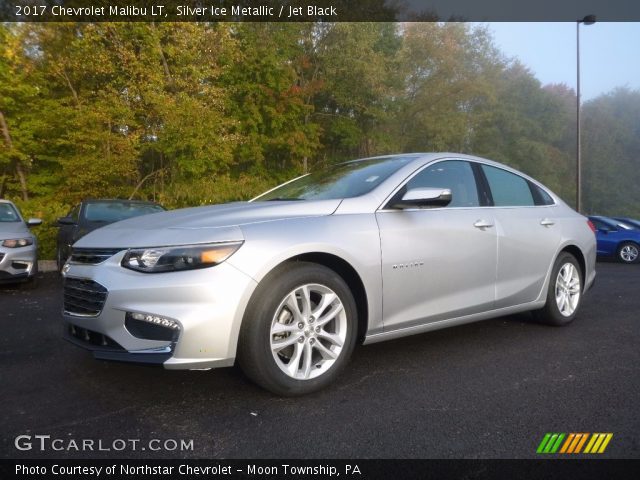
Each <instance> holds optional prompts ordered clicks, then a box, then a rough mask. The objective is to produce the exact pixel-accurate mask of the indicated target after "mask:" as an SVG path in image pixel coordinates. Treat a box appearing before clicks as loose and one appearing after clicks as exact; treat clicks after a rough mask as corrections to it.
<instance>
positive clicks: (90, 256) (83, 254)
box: [70, 248, 123, 265]
mask: <svg viewBox="0 0 640 480" xmlns="http://www.w3.org/2000/svg"><path fill="white" fill-rule="evenodd" d="M121 250H123V249H122V248H74V249H73V251H72V252H71V259H70V261H71V262H72V263H86V264H89V265H98V264H99V263H102V262H104V261H105V260H107V259H108V258H111V257H113V256H114V255H115V254H116V253H118V252H119V251H121Z"/></svg>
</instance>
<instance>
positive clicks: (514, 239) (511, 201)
mask: <svg viewBox="0 0 640 480" xmlns="http://www.w3.org/2000/svg"><path fill="white" fill-rule="evenodd" d="M481 171H482V173H483V174H484V176H485V181H486V185H487V186H488V187H489V191H490V195H491V197H492V203H493V205H494V207H493V214H494V218H495V221H496V234H497V240H498V264H497V283H496V308H502V307H508V306H513V305H520V304H522V303H528V302H531V301H533V300H535V299H536V298H537V297H538V295H539V294H540V291H541V289H542V287H543V284H544V281H545V278H546V275H547V272H548V271H549V269H550V268H551V265H552V264H553V262H554V260H555V254H556V252H557V249H558V247H559V245H560V242H561V229H560V225H558V221H559V220H558V219H557V218H556V217H555V211H556V210H557V209H556V207H555V206H554V201H553V199H552V198H551V197H550V196H549V195H548V194H547V193H546V192H545V191H544V190H543V189H542V188H540V187H538V186H537V185H535V184H533V183H532V182H530V181H529V180H527V179H525V178H524V177H521V176H520V175H517V174H515V173H513V172H510V171H507V170H504V169H502V168H499V167H495V166H490V165H485V164H482V165H481Z"/></svg>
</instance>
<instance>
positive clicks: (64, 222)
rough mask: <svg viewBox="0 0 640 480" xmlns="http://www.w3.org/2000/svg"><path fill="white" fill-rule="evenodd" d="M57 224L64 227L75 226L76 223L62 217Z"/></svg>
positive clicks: (71, 219)
mask: <svg viewBox="0 0 640 480" xmlns="http://www.w3.org/2000/svg"><path fill="white" fill-rule="evenodd" d="M56 224H57V225H58V226H59V227H61V226H63V225H75V224H76V222H75V221H74V220H73V218H71V217H60V218H58V220H57V221H56Z"/></svg>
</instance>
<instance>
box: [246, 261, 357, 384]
mask: <svg viewBox="0 0 640 480" xmlns="http://www.w3.org/2000/svg"><path fill="white" fill-rule="evenodd" d="M304 285H316V286H317V287H323V288H328V289H330V290H331V291H332V292H333V293H335V294H336V295H337V297H338V299H337V300H338V301H339V302H341V303H342V306H343V312H344V314H338V315H336V316H335V318H336V320H333V321H330V322H328V323H327V324H326V325H327V328H328V329H330V330H331V329H333V330H334V331H336V332H337V331H338V329H340V331H341V332H345V331H346V336H345V338H344V342H343V344H342V347H341V350H339V353H337V358H335V359H326V358H324V355H321V356H320V357H319V355H320V353H321V352H319V350H318V348H319V347H320V346H323V347H325V348H326V343H321V342H325V340H324V339H323V338H324V337H323V336H322V334H321V333H319V332H318V330H317V328H320V327H315V328H316V330H315V331H316V332H318V333H317V335H316V334H314V333H313V331H314V328H311V329H310V330H311V333H309V328H308V327H309V326H311V327H313V324H312V323H309V324H307V323H306V322H307V321H309V322H313V321H314V319H313V318H311V317H312V316H310V317H309V318H308V319H307V318H306V317H305V319H304V322H305V326H304V330H302V329H301V330H300V331H298V330H295V331H291V332H287V333H283V334H282V335H283V337H282V339H283V340H285V341H286V340H287V339H289V338H291V339H292V340H295V341H294V343H292V344H291V345H290V349H291V350H290V352H291V353H290V354H289V357H287V356H286V353H285V354H282V353H281V352H285V349H283V350H281V351H280V352H278V353H273V352H272V346H271V343H272V341H273V340H274V333H273V332H272V325H276V314H278V318H279V319H280V318H281V317H282V313H283V312H284V313H285V315H288V317H289V318H288V319H287V320H285V322H286V323H282V324H283V325H286V326H287V327H288V328H290V329H293V328H302V327H299V325H301V324H302V322H299V323H296V322H297V320H295V317H294V316H293V315H292V314H291V310H290V309H289V308H288V307H286V305H284V304H283V302H285V299H286V298H287V297H288V296H289V294H291V293H292V292H295V291H296V289H298V288H301V287H302V286H304ZM294 295H295V293H294ZM312 295H316V294H315V293H314V292H312V293H311V294H310V295H309V297H310V298H311V302H310V303H311V305H312V307H313V306H316V307H317V304H315V305H314V303H313V298H312ZM335 301H336V300H334V302H335ZM297 302H298V301H297V300H296V304H297V305H300V304H298V303H297ZM333 308H334V306H333V304H331V305H330V306H328V307H327V309H324V310H323V311H324V312H331V311H332V309H333ZM312 309H313V308H312ZM338 311H340V310H339V309H338ZM321 318H322V315H319V320H318V322H319V321H320V319H321ZM325 318H326V317H325ZM338 318H339V319H338ZM278 322H280V320H278ZM357 326H358V318H357V309H356V304H355V300H354V299H353V295H352V293H351V291H350V290H349V287H348V286H347V284H346V283H345V281H344V280H343V279H342V277H340V276H339V275H338V274H337V273H336V272H334V271H333V270H331V269H329V268H327V267H324V266H322V265H318V264H315V263H308V262H290V263H287V264H285V265H283V266H282V267H280V268H278V269H277V270H276V271H274V272H272V273H271V274H269V275H268V276H267V277H266V278H265V279H264V280H263V281H262V282H261V283H260V285H258V287H257V289H256V291H255V293H254V294H253V296H252V298H251V301H250V303H249V307H248V308H247V311H246V312H245V315H244V319H243V322H242V328H241V330H240V338H239V342H238V355H237V358H238V363H239V364H240V367H241V368H242V370H243V371H244V373H245V374H246V375H247V377H249V378H250V379H251V380H253V381H254V382H255V383H257V384H258V385H260V386H262V387H263V388H265V389H267V390H269V391H271V392H273V393H275V394H277V395H285V396H297V395H305V394H308V393H311V392H315V391H317V390H320V389H322V388H325V387H326V386H327V385H329V384H330V383H332V382H333V381H334V380H335V379H336V377H337V376H338V375H339V374H340V372H341V371H342V370H343V369H344V367H345V366H346V365H347V363H348V361H349V357H350V356H351V353H352V352H353V349H354V347H355V343H356V337H357V331H356V330H357ZM324 328H325V327H324V326H323V327H322V329H321V331H322V332H324V331H325V330H324ZM294 336H295V337H296V338H295V339H294V338H293V337H294ZM309 336H313V337H316V338H313V340H312V339H311V338H308V337H309ZM300 339H302V340H300ZM275 340H279V338H277V335H276V338H275ZM298 340H300V345H296V343H299V342H298ZM311 342H317V344H314V343H311ZM307 343H310V346H308V347H307ZM314 345H315V346H314ZM329 347H330V348H340V347H337V346H334V345H333V344H329ZM287 348H289V347H287ZM305 348H309V350H308V351H309V352H312V353H311V354H310V356H309V363H308V365H309V366H310V367H309V369H307V370H306V372H311V373H310V375H318V376H315V377H311V376H310V378H308V379H297V378H293V377H292V376H290V375H288V374H286V373H285V372H284V371H283V370H282V368H283V367H282V365H283V364H284V362H288V363H290V362H292V361H293V360H292V358H293V356H294V355H295V353H293V352H294V351H295V352H297V351H298V349H300V350H301V351H302V353H301V355H302V357H299V359H298V361H297V362H296V366H295V370H296V372H297V371H298V366H300V365H301V364H302V368H301V370H304V365H305V362H304V360H305V358H306V357H305V355H306V350H304V349H305ZM314 348H315V349H316V350H314ZM280 355H284V356H280ZM312 363H313V366H311V364H312ZM279 365H280V366H279ZM321 365H322V366H321ZM314 368H317V369H318V370H317V371H316V370H314ZM324 368H326V370H325V371H323V372H321V373H319V371H320V370H322V369H324ZM303 374H304V373H303Z"/></svg>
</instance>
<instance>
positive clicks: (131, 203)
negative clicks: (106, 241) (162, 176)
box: [56, 199, 165, 269]
mask: <svg viewBox="0 0 640 480" xmlns="http://www.w3.org/2000/svg"><path fill="white" fill-rule="evenodd" d="M163 211H165V208H164V207H163V206H162V205H159V204H157V203H155V202H142V201H137V200H104V199H103V200H84V201H83V202H81V203H79V204H78V205H76V206H75V207H73V208H72V209H71V210H70V211H69V213H68V214H67V216H66V217H60V218H58V221H57V226H58V227H59V230H58V239H57V248H56V252H57V253H56V261H57V264H58V269H61V268H62V266H63V265H64V263H65V262H66V261H67V258H69V255H70V254H71V246H72V245H73V244H74V243H75V242H77V241H78V240H79V239H81V238H82V237H84V236H85V235H86V234H87V233H89V232H92V231H93V230H95V229H97V228H100V227H104V226H105V225H109V224H111V223H114V222H119V221H120V220H125V219H128V218H133V217H138V216H140V215H147V214H150V213H158V212H163Z"/></svg>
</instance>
